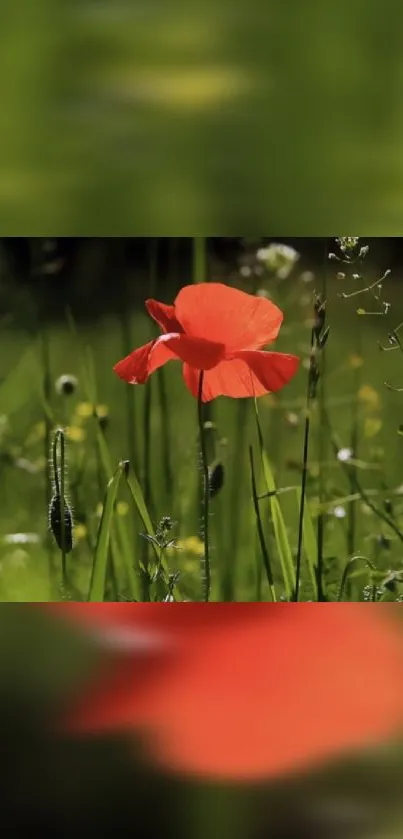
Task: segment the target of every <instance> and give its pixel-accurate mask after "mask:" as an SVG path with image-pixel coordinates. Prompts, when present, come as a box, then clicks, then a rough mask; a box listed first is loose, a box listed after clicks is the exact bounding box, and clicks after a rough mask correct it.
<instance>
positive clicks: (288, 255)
mask: <svg viewBox="0 0 403 839" xmlns="http://www.w3.org/2000/svg"><path fill="white" fill-rule="evenodd" d="M256 256H257V259H258V260H259V261H260V262H263V263H264V264H265V266H266V268H268V269H269V270H270V271H272V272H273V273H274V274H276V276H277V277H278V278H279V279H280V280H285V279H286V278H287V277H288V276H289V275H290V274H291V271H292V270H293V268H294V266H295V264H296V262H298V260H299V253H298V251H296V250H295V249H294V248H291V247H290V246H289V245H280V244H276V243H273V244H272V245H268V246H267V248H259V250H258V252H257V254H256Z"/></svg>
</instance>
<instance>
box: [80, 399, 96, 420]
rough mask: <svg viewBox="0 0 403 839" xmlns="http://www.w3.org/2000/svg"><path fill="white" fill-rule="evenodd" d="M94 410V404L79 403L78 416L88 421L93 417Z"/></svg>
mask: <svg viewBox="0 0 403 839" xmlns="http://www.w3.org/2000/svg"><path fill="white" fill-rule="evenodd" d="M93 412H94V408H93V405H92V402H79V403H78V405H77V406H76V414H77V416H78V417H80V419H88V417H92V415H93Z"/></svg>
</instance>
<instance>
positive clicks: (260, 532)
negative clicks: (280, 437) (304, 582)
mask: <svg viewBox="0 0 403 839" xmlns="http://www.w3.org/2000/svg"><path fill="white" fill-rule="evenodd" d="M249 460H250V474H251V482H252V496H253V506H254V510H255V515H256V524H257V533H258V537H259V543H260V549H261V554H262V557H263V563H264V567H265V570H266V575H267V580H268V583H269V589H270V595H271V599H272V601H273V603H276V601H277V598H276V590H275V588H274V579H273V572H272V569H271V563H270V557H269V553H268V550H267V545H266V540H265V538H264V531H263V523H262V518H261V515H260V509H259V501H258V497H257V490H256V477H255V467H254V463H253V450H252V446H249Z"/></svg>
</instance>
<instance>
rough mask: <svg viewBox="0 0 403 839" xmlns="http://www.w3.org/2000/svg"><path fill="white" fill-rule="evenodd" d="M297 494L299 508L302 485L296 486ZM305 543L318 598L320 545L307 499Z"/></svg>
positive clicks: (310, 576)
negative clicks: (317, 565)
mask: <svg viewBox="0 0 403 839" xmlns="http://www.w3.org/2000/svg"><path fill="white" fill-rule="evenodd" d="M296 496H297V503H298V508H297V509H298V510H299V509H300V507H301V487H296ZM302 537H303V543H304V552H305V556H306V561H307V564H308V573H309V579H310V581H311V586H312V592H313V596H314V599H315V600H317V599H318V584H317V578H316V563H317V557H318V545H317V541H316V534H315V528H314V524H313V521H312V516H311V513H310V510H309V504H308V502H307V501H305V508H304V521H303V532H302Z"/></svg>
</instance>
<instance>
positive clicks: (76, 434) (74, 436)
mask: <svg viewBox="0 0 403 839" xmlns="http://www.w3.org/2000/svg"><path fill="white" fill-rule="evenodd" d="M66 437H67V439H68V440H70V442H71V443H82V442H83V440H85V431H84V429H83V428H80V426H78V425H69V426H68V428H66Z"/></svg>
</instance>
